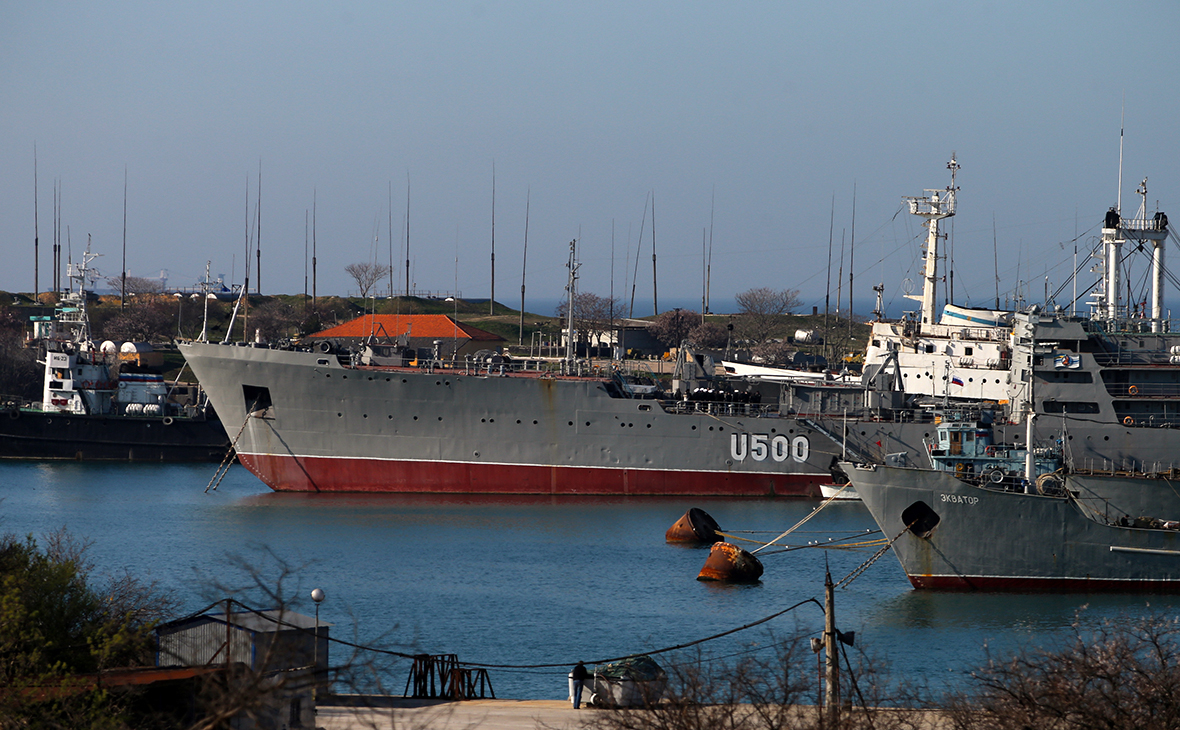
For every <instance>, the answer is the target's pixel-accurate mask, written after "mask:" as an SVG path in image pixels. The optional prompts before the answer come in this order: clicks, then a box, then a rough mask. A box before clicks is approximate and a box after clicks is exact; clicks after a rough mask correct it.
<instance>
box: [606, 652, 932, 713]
mask: <svg viewBox="0 0 1180 730" xmlns="http://www.w3.org/2000/svg"><path fill="white" fill-rule="evenodd" d="M813 657H814V654H812V652H811V651H810V648H809V646H808V637H805V636H803V635H796V636H792V637H788V638H786V639H785V640H784V639H781V638H778V637H775V636H774V635H773V634H770V635H768V637H767V639H766V640H765V641H758V642H756V643H755V644H754V645H753V648H751V650H750V651H749V652H747V653H746V654H745V656H743V657H740V658H738V659H736V660H733V661H729V660H726V659H713V658H711V657H708V656H705V655H702V654H700V653H697V654H695V655H689V656H685V655H679V656H676V655H673V656H669V657H667V658H666V659H661V664H662V665H663V667H664V669H665V671H666V672H667V675H668V678H667V679H668V681H667V689H666V690H665V692H664V696H663V697H662V698H645V701H644V702H643V705H642V706H641V707H635V708H625V707H615V708H607V709H605V710H603V711H600V712H598V713H595V715H594V719H593V720H592V721H591V724H590V725H589V727H592V728H594V729H595V730H786V729H787V728H797V729H798V730H820V728H823V721H822V719H821V717H820V714H819V712H817V708H815V706H814V703H815V700H816V697H817V696H818V695H819V691H820V684H819V681H818V678H817V677H816V669H815V659H814V658H813ZM844 662H845V663H846V664H847V666H848V667H849V669H851V670H852V671H851V672H849V674H851V677H850V676H848V675H847V674H845V675H843V676H842V677H841V680H840V682H841V690H842V691H843V692H845V693H846V694H845V698H846V699H850V700H851V703H850V704H846V705H845V706H844V707H842V708H841V717H840V724H839V725H838V728H837V729H836V730H854V729H857V728H871V729H872V730H900V729H901V728H907V729H908V728H914V727H919V726H921V725H919V724H918V723H916V722H915V720H916V719H918V718H917V714H918V713H917V712H916V711H915V710H911V709H905V708H904V707H897V706H896V703H897V702H898V700H903V701H905V702H906V703H907V704H911V699H910V697H909V696H908V695H909V691H908V689H907V688H899V687H897V686H894V687H893V688H892V689H889V687H890V683H889V682H888V681H887V679H888V678H887V677H885V676H884V675H883V673H882V672H881V671H880V670H879V669H878V666H879V663H877V662H875V661H873V660H872V659H870V658H869V657H866V656H864V655H863V654H862V655H858V656H857V657H855V658H854V659H853V660H852V661H851V662H850V661H849V659H848V657H845V658H844ZM889 704H894V705H895V706H894V707H890V708H888V709H885V706H886V705H889ZM828 730H833V729H832V728H830V727H829V728H828Z"/></svg>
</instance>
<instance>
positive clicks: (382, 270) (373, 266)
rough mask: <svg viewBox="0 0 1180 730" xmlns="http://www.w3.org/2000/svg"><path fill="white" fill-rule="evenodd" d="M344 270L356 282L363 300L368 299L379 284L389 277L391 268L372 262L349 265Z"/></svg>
mask: <svg viewBox="0 0 1180 730" xmlns="http://www.w3.org/2000/svg"><path fill="white" fill-rule="evenodd" d="M344 270H345V271H346V272H347V273H348V275H349V276H351V277H352V280H353V281H355V282H356V287H357V289H358V290H360V294H361V298H362V299H367V298H368V297H369V292H370V291H371V290H372V289H373V287H374V286H375V285H376V284H377V282H379V281H381V280H382V279H384V278H385V277H386V276H388V275H389V266H388V265H386V264H378V263H372V262H367V261H366V262H362V263H357V264H349V265H348V266H345V267H344Z"/></svg>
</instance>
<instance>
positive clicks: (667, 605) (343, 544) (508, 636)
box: [0, 463, 1180, 699]
mask: <svg viewBox="0 0 1180 730" xmlns="http://www.w3.org/2000/svg"><path fill="white" fill-rule="evenodd" d="M213 469H214V466H213V465H196V466H190V465H94V464H78V463H62V464H55V463H28V464H12V463H8V464H0V500H2V501H0V531H6V532H15V533H18V534H25V533H33V534H34V535H41V534H43V533H45V532H47V531H50V530H53V529H56V528H59V527H65V528H67V529H68V530H69V531H70V532H72V533H73V534H75V535H77V536H80V537H84V538H86V539H88V540H90V541H92V543H93V545H92V548H91V556H92V557H93V558H94V559H95V561H96V563H97V565H98V568H99V569H100V570H102V571H121V570H124V569H126V570H129V571H131V572H132V573H134V574H136V575H139V576H142V577H145V578H149V579H154V580H157V581H159V582H160V583H161V585H163V586H165V587H167V588H169V589H171V590H173V591H175V592H176V594H177V595H178V596H179V597H180V598H181V600H182V601H183V603H184V606H185V608H186V609H187V610H196V609H199V608H201V607H203V606H204V605H206V604H207V603H209V602H210V601H211V600H213V599H215V598H217V597H220V595H221V588H219V587H217V586H216V584H217V583H218V582H222V583H231V584H235V585H237V584H240V580H241V575H240V572H238V571H237V570H236V569H235V568H234V565H235V563H234V561H233V560H232V559H231V558H230V557H229V556H232V555H238V556H241V557H242V558H244V559H245V560H246V561H248V562H250V563H251V564H253V565H255V566H257V567H258V568H259V570H260V571H261V573H262V574H263V575H264V576H265V577H267V578H268V580H274V579H276V578H277V576H278V575H279V569H278V568H277V565H276V561H283V562H285V563H287V564H288V565H289V566H291V567H293V568H296V570H295V571H294V572H293V573H292V574H291V575H290V576H288V578H287V580H286V581H285V583H284V584H283V590H284V593H285V594H286V595H289V596H291V597H292V605H293V607H294V608H295V609H296V610H300V611H302V612H304V613H307V614H309V615H310V614H312V613H313V612H314V611H313V607H312V603H311V601H310V599H309V598H308V597H307V596H308V593H309V592H310V590H311V589H312V588H315V587H319V588H322V589H323V590H324V591H325V592H326V593H327V596H328V598H327V600H326V601H325V602H324V603H323V604H322V606H321V609H320V617H321V619H322V620H324V621H327V622H331V623H332V624H334V628H333V629H332V635H333V636H334V637H339V638H344V639H348V640H352V641H358V642H360V643H365V642H368V641H375V640H378V639H380V640H382V641H383V642H385V643H384V645H385V646H387V647H389V648H395V649H398V650H400V651H411V652H419V651H422V652H428V653H454V654H457V655H458V656H459V659H460V660H461V661H469V662H484V663H493V664H516V665H520V664H545V663H561V664H566V665H572V664H573V663H574V662H576V661H578V660H586V661H588V662H589V661H594V660H596V659H603V658H608V657H614V656H619V655H623V654H628V653H632V652H637V651H644V650H650V649H655V648H659V647H664V646H670V645H674V644H680V643H683V642H686V641H691V640H694V639H697V638H702V637H705V636H709V635H711V634H715V633H719V632H721V631H724V630H727V629H730V628H734V627H737V626H740V625H743V624H746V623H749V622H751V621H755V620H757V619H760V618H762V617H764V616H767V615H769V614H772V613H775V612H777V611H779V610H781V609H783V608H786V607H787V606H790V605H791V604H793V603H796V602H798V601H801V600H804V599H806V598H810V597H815V598H818V599H820V600H821V601H822V598H823V577H824V566H825V560H826V561H827V564H828V565H829V566H830V569H831V572H832V575H833V578H834V579H836V580H839V579H840V578H843V577H844V576H845V575H847V574H848V573H849V572H851V571H852V570H853V569H854V568H855V567H856V566H857V565H859V564H860V563H861V562H862V561H864V560H865V559H866V558H868V557H869V555H870V554H871V552H870V551H867V550H866V551H834V550H820V549H805V550H797V551H793V552H787V553H781V554H776V555H765V556H764V558H763V563H764V565H765V566H766V574H765V575H764V576H763V579H762V582H761V583H760V584H757V585H753V586H725V585H717V584H709V583H701V582H698V581H696V580H695V578H696V575H697V572H698V571H699V570H700V568H701V566H702V564H703V562H704V559H705V556H706V554H707V553H706V551H705V550H702V549H689V548H683V547H674V546H669V545H666V544H665V543H664V531H665V530H666V529H667V528H668V527H669V526H670V525H671V524H672V523H673V522H675V521H676V520H677V519H678V518H679V517H680V516H681V515H682V514H683V513H684V511H685V510H686V509H687V508H689V507H694V506H696V507H702V508H704V509H705V510H707V511H708V512H709V513H710V514H712V515H713V517H714V518H716V519H717V521H718V522H719V523H720V524H721V526H722V528H724V529H726V530H760V531H775V532H776V533H777V532H779V531H782V530H785V529H786V528H787V527H789V526H791V525H792V524H794V523H795V522H796V521H798V520H799V519H801V518H802V517H803V516H805V515H806V514H807V513H808V512H810V511H811V510H812V509H813V508H814V507H815V505H816V504H817V503H816V502H810V501H788V500H775V501H772V500H704V499H693V500H684V499H623V498H615V499H602V498H559V499H548V498H524V497H520V498H478V497H472V498H454V497H451V498H439V497H428V496H362V495H334V496H320V495H291V494H275V493H272V492H270V491H269V490H268V489H266V488H265V487H264V486H263V485H262V484H261V483H260V482H259V481H258V480H257V479H255V478H254V477H253V476H252V475H250V474H249V473H248V472H246V471H245V470H244V469H242V468H241V467H234V468H233V469H232V470H231V472H230V474H229V476H228V477H227V478H226V479H225V480H224V481H223V482H222V483H221V485H220V487H219V489H218V490H217V491H216V492H215V493H210V494H205V493H204V489H205V486H206V484H207V483H208V482H209V479H210V477H211V476H212V474H213ZM873 527H874V525H873V523H872V520H871V518H870V517H869V515H868V513H867V511H865V510H864V508H863V507H862V506H861V505H859V504H834V505H831V506H829V507H828V508H827V509H826V510H824V511H823V512H822V513H820V515H819V516H817V517H816V518H815V519H813V520H812V521H811V522H809V523H808V524H807V525H805V526H804V527H802V528H801V529H800V532H798V533H796V534H795V535H792V536H791V538H790V539H789V540H788V542H790V543H792V544H801V543H806V542H809V541H812V540H821V541H826V539H827V538H828V537H829V536H842V535H850V534H853V533H856V532H858V531H864V530H866V529H872V528H873ZM980 539H987V537H986V536H984V535H981V536H980ZM250 600H252V601H254V603H253V604H252V605H256V606H258V607H265V606H264V605H262V604H264V603H265V600H264V599H262V598H260V597H258V596H257V594H256V593H255V594H254V595H253V596H252V597H251V598H250ZM836 601H837V615H838V619H837V623H838V626H839V628H840V629H841V630H842V631H856V632H857V644H858V646H863V647H865V648H866V649H867V650H868V651H869V652H870V653H872V654H874V655H877V656H880V657H884V658H885V659H886V660H887V661H888V662H889V664H890V666H891V668H892V670H893V672H894V673H895V674H896V675H900V676H906V677H909V678H915V679H920V680H925V681H927V682H929V683H930V684H931V685H933V686H935V687H940V686H947V685H952V684H954V683H956V682H957V681H958V680H959V679H961V678H962V677H963V676H965V673H966V672H968V671H970V669H972V668H973V667H975V666H978V665H979V664H981V663H982V662H983V660H984V646H985V645H990V647H991V649H992V650H993V651H999V652H1004V651H1007V650H1011V649H1012V648H1014V647H1016V646H1019V645H1023V644H1029V643H1032V644H1046V643H1050V642H1053V641H1055V640H1059V639H1061V638H1062V637H1064V636H1065V635H1066V634H1067V632H1068V627H1069V626H1070V624H1071V623H1072V622H1073V621H1074V620H1075V616H1078V615H1079V613H1078V612H1079V611H1081V613H1080V617H1081V621H1082V622H1083V623H1085V624H1095V623H1097V622H1099V621H1102V620H1103V619H1106V618H1111V617H1121V616H1139V615H1144V614H1148V613H1156V612H1159V613H1166V614H1169V615H1174V614H1176V613H1177V610H1178V609H1180V599H1178V598H1172V597H1163V598H1161V597H1150V598H1147V597H1143V596H1085V595H1062V596H1011V595H989V594H929V593H918V592H914V591H912V590H910V588H909V583H908V582H907V581H906V579H905V576H904V575H903V573H902V572H901V568H900V567H899V566H898V564H897V561H896V559H895V558H893V556H892V555H886V556H885V557H883V558H882V559H881V560H880V561H878V562H877V563H876V564H875V565H874V566H872V567H871V568H870V569H869V570H868V571H867V572H865V574H864V575H863V576H861V577H860V578H858V579H857V580H856V581H854V582H853V583H852V584H851V586H850V587H849V588H847V589H841V590H839V591H837V594H836ZM822 625H823V622H822V613H821V611H820V610H818V609H817V608H815V607H813V606H811V605H808V606H804V607H802V608H800V609H798V610H797V611H795V612H793V613H791V614H788V615H787V616H784V617H781V618H778V619H775V620H774V621H772V622H770V623H769V624H768V626H770V627H771V628H773V629H775V630H776V631H778V632H779V633H782V634H786V633H791V632H793V631H795V630H802V631H806V632H814V633H815V634H816V635H818V633H819V632H820V630H821V629H822ZM765 640H766V634H765V632H764V631H763V629H762V628H756V629H752V630H749V631H745V632H740V633H738V634H735V635H731V636H729V637H726V638H724V639H720V640H717V641H714V642H710V643H709V644H707V645H706V650H707V651H709V652H712V653H713V654H715V655H724V654H727V653H733V652H737V651H741V650H743V649H746V648H748V647H750V646H751V644H753V643H756V642H765ZM337 651H338V649H333V652H334V654H333V660H334V661H339V660H341V659H342V658H343V654H337V653H335V652H337ZM407 671H408V666H407V665H406V664H402V665H400V666H395V667H394V669H393V672H392V674H391V675H390V676H389V677H388V678H387V681H388V684H389V685H390V686H391V687H392V689H394V690H395V691H397V692H400V691H401V690H402V689H403V688H404V686H405V681H406V674H407ZM491 679H492V683H493V686H494V687H495V690H496V693H497V695H498V696H500V697H505V698H523V699H561V698H564V696H565V670H564V669H563V670H552V669H547V670H505V669H494V670H491Z"/></svg>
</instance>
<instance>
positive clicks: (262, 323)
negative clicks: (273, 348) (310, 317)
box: [250, 299, 300, 342]
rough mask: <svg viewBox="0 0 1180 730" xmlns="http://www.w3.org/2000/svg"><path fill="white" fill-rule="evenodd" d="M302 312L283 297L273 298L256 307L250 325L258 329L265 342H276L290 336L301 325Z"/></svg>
mask: <svg viewBox="0 0 1180 730" xmlns="http://www.w3.org/2000/svg"><path fill="white" fill-rule="evenodd" d="M299 319H300V313H299V312H298V311H296V309H295V307H293V306H291V305H290V304H289V303H287V302H284V301H282V300H281V299H272V300H270V301H268V302H264V303H262V304H260V305H258V306H257V307H255V308H254V311H253V313H252V314H251V315H250V326H251V327H253V328H254V329H256V330H257V331H258V336H259V337H260V338H261V339H262V341H263V342H275V341H277V340H281V339H283V338H284V337H290V336H291V335H292V334H293V333H294V331H295V329H296V328H297V327H298V326H299Z"/></svg>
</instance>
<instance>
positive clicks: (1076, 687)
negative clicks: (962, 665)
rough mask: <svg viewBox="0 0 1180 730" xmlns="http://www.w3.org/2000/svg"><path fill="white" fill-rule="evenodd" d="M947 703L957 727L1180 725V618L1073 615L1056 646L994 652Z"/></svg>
mask: <svg viewBox="0 0 1180 730" xmlns="http://www.w3.org/2000/svg"><path fill="white" fill-rule="evenodd" d="M972 679H973V685H974V686H972V687H969V688H967V689H965V690H963V691H961V692H959V693H956V694H954V695H952V696H951V697H950V698H949V701H948V702H947V704H946V708H947V709H946V711H947V715H948V717H949V718H950V721H951V722H950V727H952V728H954V729H955V730H983V729H984V728H987V729H988V730H992V729H994V730H1018V729H1019V730H1023V729H1024V728H1105V729H1106V730H1123V729H1124V728H1125V729H1126V730H1131V729H1132V728H1135V729H1136V730H1164V728H1175V727H1180V625H1178V624H1177V622H1176V620H1175V619H1172V618H1164V617H1162V616H1161V617H1154V618H1146V619H1142V620H1139V621H1135V622H1126V621H1113V620H1108V621H1105V622H1103V623H1102V624H1101V625H1100V626H1098V627H1097V628H1096V629H1093V630H1089V631H1087V630H1084V629H1083V628H1082V627H1081V626H1079V625H1078V623H1077V622H1076V621H1075V623H1074V626H1073V636H1072V637H1071V639H1070V640H1069V642H1068V643H1066V644H1065V645H1064V646H1063V647H1061V648H1058V649H1055V650H1047V649H1025V650H1023V651H1020V652H1019V653H1017V654H1016V655H1015V656H1013V657H1011V658H1008V659H1001V660H997V659H993V660H991V661H989V662H988V664H987V665H986V666H984V667H983V668H981V669H979V670H977V671H976V672H974V673H973V674H972Z"/></svg>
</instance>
